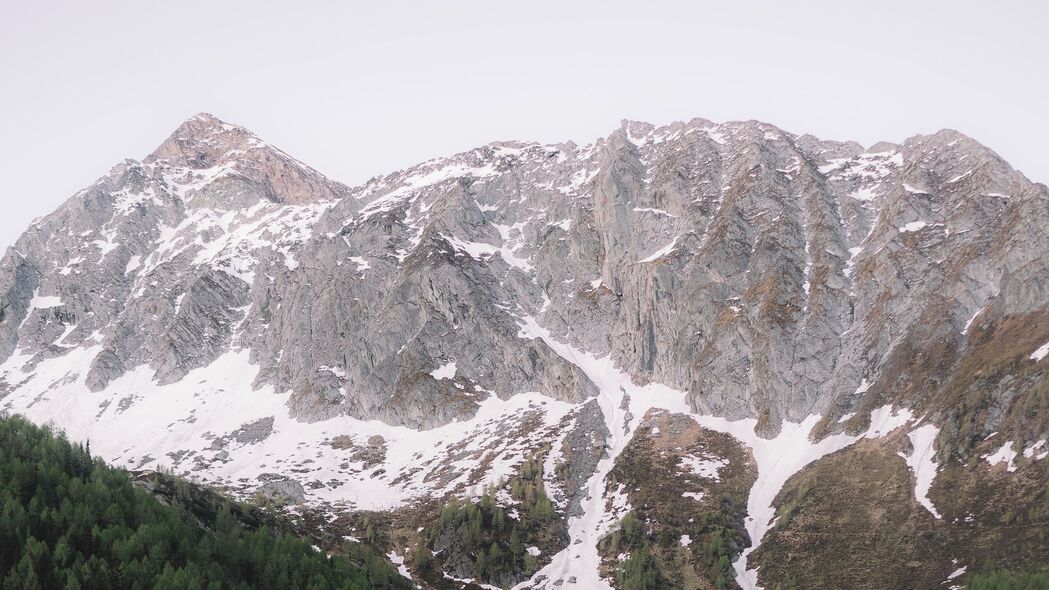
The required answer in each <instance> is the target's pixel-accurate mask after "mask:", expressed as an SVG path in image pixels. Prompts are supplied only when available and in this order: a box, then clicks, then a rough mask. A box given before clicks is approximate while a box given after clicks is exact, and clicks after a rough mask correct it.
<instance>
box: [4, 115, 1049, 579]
mask: <svg viewBox="0 0 1049 590" xmlns="http://www.w3.org/2000/svg"><path fill="white" fill-rule="evenodd" d="M1047 251H1049V189H1047V188H1046V187H1045V186H1044V185H1042V184H1039V183H1035V182H1032V181H1030V180H1029V179H1027V178H1026V177H1024V175H1023V174H1021V173H1020V172H1018V171H1016V170H1014V169H1013V168H1012V167H1010V166H1009V164H1008V163H1007V162H1005V161H1004V160H1002V158H1000V157H999V156H998V155H997V154H995V153H994V152H993V151H992V150H990V149H988V148H987V147H985V146H983V145H981V144H980V143H978V142H977V141H975V140H973V139H971V138H969V137H966V136H964V135H962V134H961V133H958V132H955V131H950V130H944V131H940V132H937V133H934V134H931V135H921V136H915V137H912V138H909V139H907V140H905V141H903V142H902V143H898V144H896V143H880V144H877V145H874V146H871V147H869V148H865V147H864V146H861V145H859V144H856V143H854V142H841V141H829V140H823V139H818V138H815V137H812V136H811V135H796V134H793V133H789V132H787V131H784V130H782V129H778V128H776V127H775V126H773V125H769V124H766V123H761V122H757V121H745V122H731V123H721V124H718V123H713V122H710V121H706V120H702V119H695V120H692V121H688V122H682V123H673V124H670V125H665V126H652V125H648V124H645V123H637V122H624V123H623V125H622V126H621V127H620V128H618V129H615V130H614V131H612V132H611V133H610V134H608V136H606V137H603V138H599V139H597V140H595V141H593V142H590V143H587V144H585V145H578V144H575V143H571V142H566V143H562V144H540V143H534V142H533V143H528V142H500V143H493V144H489V145H486V146H482V147H479V148H477V149H473V150H469V151H466V152H463V153H460V154H455V155H452V156H448V157H439V158H434V159H432V160H429V161H427V162H423V163H421V164H418V165H416V166H412V167H410V168H407V169H405V170H401V171H397V172H393V173H390V174H387V175H384V176H378V177H375V178H373V179H372V180H370V181H368V182H367V183H364V184H363V185H360V186H355V187H350V186H346V185H343V184H340V183H338V182H334V181H332V180H330V179H328V178H326V177H324V176H323V175H322V174H321V173H319V172H317V171H316V170H313V169H312V168H310V167H308V166H306V165H305V164H303V163H301V162H299V161H298V160H296V159H294V158H292V157H291V156H289V155H287V154H286V153H284V152H283V151H281V150H279V149H277V148H275V147H273V146H271V145H269V144H267V143H266V142H264V141H262V140H261V139H260V138H258V137H257V136H255V135H254V134H253V133H251V132H250V131H248V130H246V129H244V128H242V127H239V126H236V125H231V124H228V123H224V122H222V121H220V120H218V119H216V118H215V117H213V116H210V115H207V114H201V115H198V116H195V117H193V118H191V119H190V120H188V121H186V122H185V123H184V124H183V125H181V126H180V127H179V128H178V129H177V130H176V131H175V133H174V134H172V136H171V137H169V138H168V139H167V140H165V141H163V143H161V145H160V146H159V147H158V148H157V149H156V150H155V151H154V152H153V153H151V154H149V155H148V156H146V157H145V158H143V159H142V160H140V161H139V160H127V161H125V162H122V163H120V164H118V165H117V166H116V167H115V168H113V169H112V170H111V171H110V172H109V173H108V174H107V175H105V176H104V177H102V178H100V179H99V180H98V181H97V182H95V183H94V184H92V185H91V186H89V187H87V188H85V189H84V190H83V191H80V192H79V193H77V194H76V195H74V196H73V197H72V198H70V199H69V200H68V201H66V202H65V203H64V204H63V205H62V206H61V207H59V208H58V210H56V211H55V212H53V213H51V214H49V215H46V216H44V217H42V218H40V219H39V220H37V221H36V222H34V223H33V224H32V225H31V226H30V227H29V228H28V229H27V230H26V232H25V233H24V234H23V235H22V236H21V237H20V238H19V239H18V241H17V242H16V243H15V245H14V246H13V247H12V248H10V249H8V251H7V252H6V253H5V254H4V257H3V259H2V261H0V310H2V311H0V362H2V364H0V406H2V407H3V408H5V409H7V410H8V411H10V412H13V413H18V414H22V415H24V416H26V417H27V418H28V419H30V420H31V421H33V422H36V423H40V424H43V423H46V422H48V421H54V422H55V423H56V424H57V425H58V426H59V427H61V428H63V429H64V430H65V431H66V432H68V433H69V435H70V437H71V438H72V439H73V440H87V439H90V440H91V441H92V444H93V450H94V452H96V453H97V454H98V455H99V456H101V457H103V458H105V459H106V460H107V461H110V462H112V464H114V465H119V466H121V467H126V468H130V469H146V468H152V469H160V468H163V469H166V470H170V471H171V472H173V473H175V474H178V475H193V476H194V477H196V478H198V479H199V480H200V481H202V482H206V483H207V484H209V485H215V486H222V487H223V488H224V489H225V490H227V491H228V492H229V493H231V494H235V495H236V496H237V497H239V498H244V499H250V498H254V497H256V496H262V497H266V498H270V499H276V500H279V501H281V502H289V503H294V504H296V505H297V507H296V508H295V510H296V511H298V512H301V513H303V514H307V513H308V514H310V515H311V518H313V520H312V521H311V522H314V524H315V526H316V530H327V531H330V533H331V534H334V535H338V536H340V537H347V538H348V542H349V543H350V544H351V545H352V546H360V547H369V548H371V549H373V550H375V551H378V552H379V553H381V554H382V555H384V556H385V557H386V558H387V559H389V560H390V561H391V562H394V563H395V564H396V565H397V566H398V567H397V569H398V570H399V571H400V573H401V574H402V575H403V576H408V577H411V578H412V581H413V583H415V584H419V585H422V586H424V587H433V588H442V589H443V588H461V587H464V586H468V585H470V584H475V585H476V584H481V583H484V584H488V585H491V586H498V587H503V588H507V587H510V586H512V585H517V586H518V587H519V588H521V589H522V590H523V589H525V588H535V589H539V588H544V589H547V590H554V589H555V588H556V589H558V590H570V589H572V588H576V589H580V588H585V589H587V590H592V589H608V588H610V587H615V588H620V589H630V590H634V589H635V588H644V587H652V586H655V587H661V588H662V587H668V588H687V589H693V588H695V589H706V588H748V589H752V588H766V589H772V588H790V587H797V588H877V589H879V590H881V589H894V588H900V589H913V588H941V587H943V588H950V587H952V586H962V585H965V584H968V583H970V582H972V583H973V584H975V583H976V582H975V580H976V579H977V578H976V576H977V575H985V577H986V579H987V580H991V579H996V578H994V576H998V577H999V578H1001V579H1008V577H1009V576H1012V575H1014V574H1013V573H1008V572H1016V573H1015V575H1017V576H1020V575H1026V574H1025V573H1027V572H1035V574H1037V572H1038V571H1039V570H1041V569H1044V567H1045V561H1046V559H1045V556H1046V555H1049V542H1047V538H1049V532H1047V527H1049V517H1047V514H1049V497H1047V494H1046V488H1047V485H1049V471H1047V470H1049V461H1047V460H1046V457H1049V447H1047V445H1049V442H1047V440H1049V257H1047V256H1045V255H1044V254H1045V252H1047ZM515 486H516V488H515ZM529 490H531V491H530V492H529ZM547 503H548V504H547ZM446 507H447V508H446ZM515 510H516V511H517V512H516V515H515V513H514V511H515ZM442 514H444V516H443V517H442ZM540 515H541V518H540ZM515 527H516V530H517V536H516V537H515V536H514V534H513V533H514V530H515ZM478 529H479V530H478ZM515 539H516V541H515ZM828 547H833V548H834V551H833V552H829V551H828V550H827V548H828ZM871 547H878V548H879V549H878V550H877V551H874V550H872V549H871ZM522 549H523V550H524V553H523V554H522V553H521V550H522ZM828 554H833V559H829V558H828ZM726 564H727V565H726ZM988 564H993V567H989V566H988ZM995 568H997V569H995ZM985 569H986V570H987V571H986V573H985V574H983V573H981V572H985ZM999 570H1002V571H1005V572H1007V573H1002V571H999ZM1035 574H1032V575H1035Z"/></svg>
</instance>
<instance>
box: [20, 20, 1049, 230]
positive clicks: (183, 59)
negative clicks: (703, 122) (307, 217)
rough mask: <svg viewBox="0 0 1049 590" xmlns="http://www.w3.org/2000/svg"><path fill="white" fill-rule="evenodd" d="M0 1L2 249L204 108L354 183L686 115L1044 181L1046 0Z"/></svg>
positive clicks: (1048, 64) (1048, 138) (1047, 173)
mask: <svg viewBox="0 0 1049 590" xmlns="http://www.w3.org/2000/svg"><path fill="white" fill-rule="evenodd" d="M0 2H2V3H3V4H2V14H3V16H2V17H0V199H2V201H0V202H2V205H3V212H4V214H3V215H2V216H0V245H4V246H6V245H8V244H11V243H12V242H13V241H14V240H15V238H16V237H17V236H18V234H19V233H20V232H21V231H22V229H24V228H25V227H26V226H27V225H28V223H29V222H30V221H31V220H32V219H33V218H34V217H37V216H40V215H43V214H45V213H48V212H50V211H51V210H53V209H54V208H55V207H57V206H58V205H59V204H60V203H61V202H62V201H64V200H65V199H67V198H68V197H69V196H70V195H72V194H73V193H74V192H76V191H77V190H79V189H80V188H83V187H84V186H86V185H88V184H90V183H91V182H93V181H94V180H95V179H96V178H97V177H99V176H101V175H103V174H105V173H106V171H108V170H109V168H110V167H111V166H112V165H113V164H115V163H116V162H118V161H120V160H122V159H124V158H125V157H134V158H141V157H143V156H145V155H146V154H147V153H149V152H150V151H151V150H152V149H153V148H154V147H155V146H156V145H157V144H159V143H160V142H161V141H162V140H163V139H164V138H165V137H167V136H168V135H169V134H170V133H171V131H172V130H174V128H175V127H176V126H178V124H179V123H180V122H181V121H182V120H184V119H186V118H188V117H190V116H191V115H193V114H194V113H196V112H199V111H208V112H211V113H214V114H215V115H217V116H218V117H220V118H223V119H225V120H227V121H230V122H234V123H238V124H241V125H244V126H246V127H248V128H249V129H252V130H253V131H255V132H256V133H258V134H259V136H261V137H262V138H263V139H265V140H267V141H269V142H270V143H273V144H274V145H277V146H279V147H281V148H282V149H284V150H285V151H287V152H289V153H291V154H293V155H295V156H296V157H298V158H299V159H301V160H303V161H305V162H307V163H308V164H310V165H312V166H314V167H316V168H317V169H319V170H321V171H322V172H324V173H326V174H328V175H329V176H331V177H333V178H335V179H338V180H341V181H343V182H346V183H349V184H356V183H359V182H362V181H364V180H366V179H367V178H369V177H371V176H373V175H376V174H380V173H384V172H388V171H391V170H395V169H398V168H403V167H405V166H408V165H411V164H413V163H416V162H419V161H422V160H425V159H428V158H430V157H433V156H437V155H443V154H450V153H453V152H456V151H461V150H465V149H469V148H471V147H474V146H477V145H482V144H485V143H488V142H490V141H494V140H506V139H528V140H539V141H550V142H554V141H563V140H567V139H572V140H575V141H577V142H586V141H589V140H591V139H594V138H596V137H600V136H604V135H606V134H607V133H608V132H609V131H611V130H612V129H614V128H615V127H616V126H618V124H619V121H620V120H621V119H634V120H642V121H649V122H653V123H667V122H671V121H675V120H686V119H690V118H692V117H695V116H700V117H705V118H708V119H711V120H714V121H727V120H739V119H760V120H763V121H767V122H769V123H773V124H775V125H778V126H779V127H781V128H783V129H786V130H788V131H793V132H796V133H803V132H808V133H812V134H814V135H817V136H820V137H825V138H828V139H854V140H857V141H859V142H860V143H863V144H864V145H870V144H872V143H875V142H876V141H879V140H889V141H900V140H902V139H903V138H905V137H908V136H910V135H914V134H918V133H928V132H932V131H935V130H938V129H940V128H943V127H951V128H954V129H958V130H959V131H962V132H964V133H967V134H969V135H971V136H973V137H975V138H976V139H977V140H979V141H981V142H983V143H985V144H987V145H989V146H990V147H992V148H993V149H995V150H996V151H998V153H999V154H1001V155H1002V156H1003V157H1005V158H1006V159H1007V160H1009V161H1010V162H1011V163H1012V164H1013V165H1014V166H1015V167H1017V168H1019V169H1020V170H1022V171H1024V172H1025V173H1026V174H1027V175H1028V176H1029V177H1030V178H1032V179H1033V180H1037V181H1042V182H1045V181H1049V159H1047V158H1046V153H1047V148H1046V146H1047V145H1049V116H1047V112H1046V111H1047V108H1046V105H1047V104H1049V101H1047V95H1049V92H1047V90H1049V34H1046V30H1045V23H1046V22H1047V17H1049V3H1045V2H1033V1H1000V2H971V1H965V0H960V1H959V0H954V1H934V0H925V1H921V2H916V1H913V0H909V1H895V0H879V1H878V2H864V3H860V2H843V1H841V0H838V1H826V2H824V1H808V2H786V1H771V0H770V1H765V2H756V1H733V2H727V1H722V2H706V1H692V2H658V1H653V2H620V1H614V0H606V1H604V2H584V1H572V0H560V1H551V2H547V1H540V0H530V1H528V2H514V3H509V2H497V1H492V0H487V1H478V2H466V1H455V0H447V1H440V2H431V1H426V2H423V1H418V2H367V3H364V2H306V1H297V2H268V1H259V0H251V1H248V0H245V1H234V0H224V1H212V2H196V1H190V0H180V1H178V2H142V1H141V0H138V1H135V2H115V1H101V0H100V1H94V2H80V1H77V2H62V1H53V2H15V1H14V0H0ZM291 5H293V6H294V9H290V8H288V6H291Z"/></svg>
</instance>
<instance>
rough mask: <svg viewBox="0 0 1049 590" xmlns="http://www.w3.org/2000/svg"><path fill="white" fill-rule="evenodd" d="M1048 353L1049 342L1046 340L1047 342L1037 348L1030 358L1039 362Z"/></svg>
mask: <svg viewBox="0 0 1049 590" xmlns="http://www.w3.org/2000/svg"><path fill="white" fill-rule="evenodd" d="M1046 355H1049V342H1046V343H1045V344H1043V345H1041V346H1039V347H1038V348H1037V349H1035V351H1034V352H1032V353H1031V356H1029V357H1028V358H1029V359H1031V360H1032V361H1035V362H1038V361H1040V360H1042V359H1044V358H1045V356H1046Z"/></svg>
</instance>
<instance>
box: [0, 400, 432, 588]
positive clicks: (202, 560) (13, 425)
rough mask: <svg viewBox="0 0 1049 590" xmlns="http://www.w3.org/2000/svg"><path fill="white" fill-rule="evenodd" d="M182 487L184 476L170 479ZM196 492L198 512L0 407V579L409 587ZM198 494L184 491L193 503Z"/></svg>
mask: <svg viewBox="0 0 1049 590" xmlns="http://www.w3.org/2000/svg"><path fill="white" fill-rule="evenodd" d="M178 487H179V488H180V489H182V490H183V491H182V497H185V498H188V497H189V496H190V495H191V493H192V488H194V486H192V484H189V483H188V482H178ZM209 494H210V495H207V497H209V498H217V499H218V500H211V502H212V503H213V504H215V505H214V506H212V508H213V511H212V512H210V514H212V515H213V518H210V519H206V520H210V522H207V521H204V522H202V520H201V517H200V514H199V512H192V511H190V510H189V508H188V507H187V506H186V505H185V504H186V503H187V502H182V501H180V500H179V497H180V494H175V496H174V499H173V500H172V501H171V502H170V505H165V504H163V503H161V502H159V501H158V500H157V498H156V497H154V495H153V494H151V493H150V492H148V491H145V490H143V489H140V488H138V487H136V486H135V485H133V484H132V481H131V478H130V477H129V474H128V473H127V472H125V471H123V470H119V469H114V468H112V467H108V466H107V465H105V463H103V462H102V461H100V460H98V459H94V458H92V457H91V454H90V451H89V449H88V448H86V447H85V446H83V445H80V444H73V443H71V442H69V441H68V440H66V438H65V437H64V436H63V435H61V434H56V433H54V432H52V431H51V430H50V429H47V428H40V427H37V426H34V425H33V424H30V423H29V422H27V421H25V420H24V419H22V418H19V417H8V416H0V588H2V589H3V590H35V589H50V588H56V589H64V590H78V589H82V590H89V589H98V590H108V589H111V588H127V589H140V590H169V589H170V590H194V589H200V590H220V589H227V588H228V589H236V590H242V589H254V588H259V589H273V590H285V589H293V588H302V589H309V590H325V589H333V590H334V589H347V590H349V589H353V590H357V589H361V590H364V589H370V588H383V589H385V588H389V589H397V588H411V587H412V584H410V583H409V581H408V580H406V579H404V578H402V577H401V576H399V575H398V574H397V572H396V571H395V570H393V568H392V567H391V566H390V564H388V563H386V562H384V561H382V560H380V559H378V558H376V557H375V556H373V555H368V556H361V557H360V558H359V559H358V558H356V556H355V558H354V559H352V561H351V560H350V559H347V558H344V557H328V556H327V555H326V554H324V553H322V552H319V551H318V550H316V549H315V548H313V547H312V546H311V545H310V543H308V542H306V541H304V540H302V539H301V538H299V537H297V536H295V535H293V534H291V533H290V532H288V531H287V530H284V529H285V527H282V526H280V525H279V524H274V523H279V518H278V517H275V518H274V519H273V521H272V522H271V523H267V524H261V525H258V526H247V525H245V524H244V522H242V519H241V515H242V514H243V513H244V511H245V507H244V506H242V505H238V504H236V503H234V502H232V501H229V500H226V499H225V498H222V497H221V496H218V495H216V494H211V493H210V492H209ZM200 497H201V495H200V494H196V496H195V498H196V501H197V502H198V503H199V502H200Z"/></svg>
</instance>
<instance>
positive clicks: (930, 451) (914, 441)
mask: <svg viewBox="0 0 1049 590" xmlns="http://www.w3.org/2000/svg"><path fill="white" fill-rule="evenodd" d="M939 432H940V429H939V428H937V427H936V426H935V425H933V424H924V425H922V426H919V427H918V428H915V429H914V430H912V431H910V432H909V433H907V437H908V438H910V439H911V446H912V447H913V449H912V450H911V454H910V455H904V454H903V453H900V456H901V457H903V458H904V459H905V460H906V461H907V467H910V469H911V472H912V473H914V480H915V482H914V497H915V498H917V499H918V503H919V504H921V505H922V506H924V507H925V509H926V510H928V511H929V512H930V513H931V514H932V515H933V516H935V517H936V518H942V517H941V516H940V513H939V512H937V511H936V507H935V506H933V504H932V500H930V499H929V490H930V489H931V488H932V482H933V480H935V479H936V470H937V469H938V466H937V465H936V448H935V443H936V435H937V434H939Z"/></svg>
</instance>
